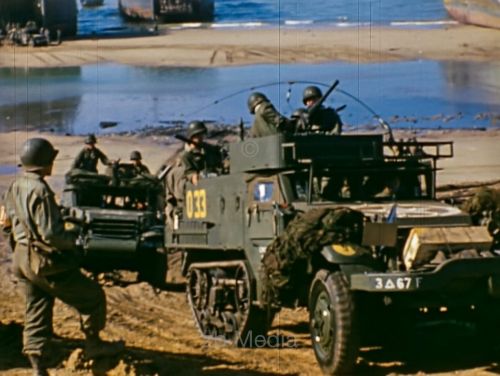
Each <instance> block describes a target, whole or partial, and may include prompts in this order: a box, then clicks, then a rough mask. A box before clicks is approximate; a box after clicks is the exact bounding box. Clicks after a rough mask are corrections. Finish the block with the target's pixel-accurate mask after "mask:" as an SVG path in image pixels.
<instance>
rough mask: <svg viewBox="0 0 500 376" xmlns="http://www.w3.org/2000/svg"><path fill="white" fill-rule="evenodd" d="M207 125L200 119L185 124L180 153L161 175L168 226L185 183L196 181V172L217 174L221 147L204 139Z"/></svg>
mask: <svg viewBox="0 0 500 376" xmlns="http://www.w3.org/2000/svg"><path fill="white" fill-rule="evenodd" d="M206 134H207V127H206V126H205V124H204V123H203V122H201V121H193V122H191V123H189V125H188V129H187V132H186V139H187V141H186V144H185V145H184V152H183V153H182V155H181V156H180V158H178V159H177V160H176V161H175V162H174V163H173V165H172V167H171V168H170V169H169V171H168V173H167V175H166V176H165V185H166V191H167V192H166V209H165V211H166V219H167V224H168V225H169V226H170V227H173V226H174V217H175V215H180V213H181V212H182V208H183V200H184V190H185V184H186V182H190V183H192V184H194V185H197V184H198V181H199V178H200V175H202V174H210V173H219V172H220V170H221V168H222V158H221V150H220V148H219V147H217V146H215V145H211V144H208V143H206V142H204V138H205V136H206Z"/></svg>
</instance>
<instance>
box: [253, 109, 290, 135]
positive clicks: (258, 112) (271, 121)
mask: <svg viewBox="0 0 500 376" xmlns="http://www.w3.org/2000/svg"><path fill="white" fill-rule="evenodd" d="M254 111H255V118H254V121H253V125H252V128H251V130H250V134H251V136H252V137H265V136H270V135H272V134H276V133H279V132H283V130H284V129H285V127H286V125H287V119H286V118H285V117H283V116H282V115H281V114H280V113H279V112H278V111H277V110H276V109H275V108H274V106H273V105H272V104H271V103H270V102H266V101H264V102H261V103H259V104H258V105H257V106H255V110H254Z"/></svg>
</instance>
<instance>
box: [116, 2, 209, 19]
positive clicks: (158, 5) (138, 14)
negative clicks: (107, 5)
mask: <svg viewBox="0 0 500 376" xmlns="http://www.w3.org/2000/svg"><path fill="white" fill-rule="evenodd" d="M118 6H119V9H120V12H121V14H122V15H124V16H125V17H127V18H131V19H136V20H158V21H160V22H184V21H190V22H193V21H212V20H213V17H214V0H180V1H179V0H119V1H118Z"/></svg>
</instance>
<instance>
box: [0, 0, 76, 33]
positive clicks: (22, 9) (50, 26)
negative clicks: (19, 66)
mask: <svg viewBox="0 0 500 376" xmlns="http://www.w3.org/2000/svg"><path fill="white" fill-rule="evenodd" d="M77 13H78V9H77V6H76V1H74V0H69V1H68V0H2V1H0V28H3V29H6V28H7V26H8V25H15V24H20V25H25V24H26V23H27V22H29V21H33V22H35V23H36V25H37V27H39V28H44V29H47V30H49V33H50V39H56V38H57V35H58V34H60V36H61V37H62V38H66V37H73V36H75V35H76V32H77Z"/></svg>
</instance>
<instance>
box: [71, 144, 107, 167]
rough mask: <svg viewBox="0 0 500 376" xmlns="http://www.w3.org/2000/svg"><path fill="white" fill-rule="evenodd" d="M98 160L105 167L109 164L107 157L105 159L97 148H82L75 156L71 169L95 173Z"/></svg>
mask: <svg viewBox="0 0 500 376" xmlns="http://www.w3.org/2000/svg"><path fill="white" fill-rule="evenodd" d="M99 160H100V161H101V162H102V163H103V164H105V165H110V163H111V162H110V161H109V159H108V157H106V155H105V154H104V153H103V152H102V151H101V150H99V149H98V148H96V147H94V148H92V149H88V148H84V149H82V151H80V153H79V154H78V155H77V156H76V158H75V161H74V162H73V166H72V168H73V169H81V170H85V171H90V172H97V162H98V161H99Z"/></svg>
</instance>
